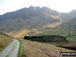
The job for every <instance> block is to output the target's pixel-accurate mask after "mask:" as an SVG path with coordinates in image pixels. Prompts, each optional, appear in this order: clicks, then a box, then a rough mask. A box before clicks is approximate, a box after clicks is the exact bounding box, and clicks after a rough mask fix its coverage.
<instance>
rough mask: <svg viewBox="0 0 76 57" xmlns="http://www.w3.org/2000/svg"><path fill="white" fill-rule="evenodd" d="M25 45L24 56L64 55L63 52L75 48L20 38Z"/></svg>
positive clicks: (56, 56)
mask: <svg viewBox="0 0 76 57" xmlns="http://www.w3.org/2000/svg"><path fill="white" fill-rule="evenodd" d="M19 40H20V41H21V42H22V43H23V45H24V53H23V56H24V57H62V56H60V52H61V50H62V51H63V52H72V51H73V50H69V49H65V48H60V47H57V46H56V45H54V44H48V43H42V42H35V41H29V40H24V39H19ZM64 44H65V43H64Z"/></svg>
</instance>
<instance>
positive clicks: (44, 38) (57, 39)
mask: <svg viewBox="0 0 76 57" xmlns="http://www.w3.org/2000/svg"><path fill="white" fill-rule="evenodd" d="M24 39H27V40H32V41H38V42H67V40H66V38H65V37H63V36H60V35H48V36H25V37H24Z"/></svg>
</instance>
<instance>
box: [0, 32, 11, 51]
mask: <svg viewBox="0 0 76 57" xmlns="http://www.w3.org/2000/svg"><path fill="white" fill-rule="evenodd" d="M11 41H12V38H10V37H9V36H8V35H6V34H3V33H0V51H2V50H3V49H4V48H5V47H6V46H8V45H9V43H10V42H11Z"/></svg>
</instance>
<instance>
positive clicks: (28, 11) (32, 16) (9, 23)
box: [0, 6, 61, 33]
mask: <svg viewBox="0 0 76 57" xmlns="http://www.w3.org/2000/svg"><path fill="white" fill-rule="evenodd" d="M57 16H59V12H57V11H55V10H52V9H50V8H47V7H42V8H40V7H33V6H30V7H29V8H23V9H20V10H17V11H14V12H8V13H6V14H4V15H1V16H0V31H1V32H15V31H20V30H22V29H24V30H29V31H30V30H38V29H44V28H47V27H50V28H51V27H56V26H58V25H60V23H61V21H60V19H59V17H57ZM15 33H16V32H15Z"/></svg>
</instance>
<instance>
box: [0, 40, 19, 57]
mask: <svg viewBox="0 0 76 57" xmlns="http://www.w3.org/2000/svg"><path fill="white" fill-rule="evenodd" d="M19 47H20V42H19V41H18V40H16V39H13V41H12V42H11V43H10V44H9V45H8V46H7V47H6V48H5V49H4V50H3V51H2V52H0V57H18V52H19Z"/></svg>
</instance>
